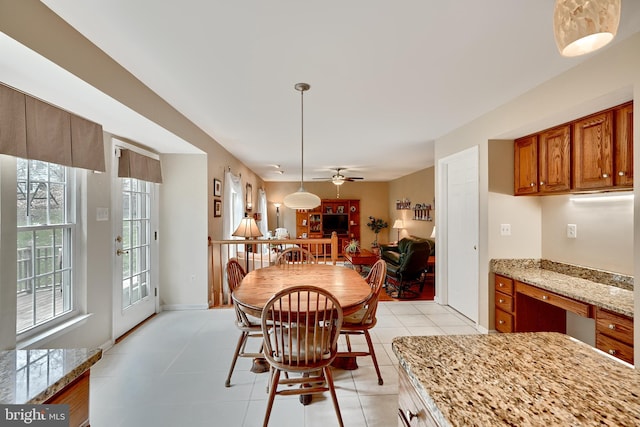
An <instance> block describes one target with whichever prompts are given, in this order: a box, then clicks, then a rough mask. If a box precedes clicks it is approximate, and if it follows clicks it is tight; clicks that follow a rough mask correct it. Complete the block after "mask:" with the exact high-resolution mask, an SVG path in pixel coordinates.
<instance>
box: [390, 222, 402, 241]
mask: <svg viewBox="0 0 640 427" xmlns="http://www.w3.org/2000/svg"><path fill="white" fill-rule="evenodd" d="M391 228H397V229H398V240H397V241H396V243H398V242H399V241H400V229H401V228H404V221H402V220H401V219H396V221H395V222H394V223H393V227H391Z"/></svg>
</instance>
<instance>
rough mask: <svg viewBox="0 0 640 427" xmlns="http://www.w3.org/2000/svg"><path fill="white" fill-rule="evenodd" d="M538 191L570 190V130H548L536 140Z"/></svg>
mask: <svg viewBox="0 0 640 427" xmlns="http://www.w3.org/2000/svg"><path fill="white" fill-rule="evenodd" d="M538 150H539V153H538V154H539V158H538V178H539V182H538V189H539V192H540V193H553V192H561V191H569V190H570V189H571V128H570V126H569V125H566V126H559V127H556V128H553V129H549V130H547V131H544V132H542V133H540V134H539V139H538Z"/></svg>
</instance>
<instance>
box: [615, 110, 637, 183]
mask: <svg viewBox="0 0 640 427" xmlns="http://www.w3.org/2000/svg"><path fill="white" fill-rule="evenodd" d="M613 114H614V120H615V121H614V127H615V138H614V144H613V147H614V148H613V159H614V165H615V167H614V170H613V174H614V175H613V182H614V185H615V186H616V187H633V103H628V104H625V105H622V106H621V107H619V108H616V109H615V110H614V112H613Z"/></svg>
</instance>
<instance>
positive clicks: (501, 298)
mask: <svg viewBox="0 0 640 427" xmlns="http://www.w3.org/2000/svg"><path fill="white" fill-rule="evenodd" d="M496 308H499V309H500V310H504V311H507V312H509V313H513V297H512V296H511V295H506V294H503V293H502V292H498V291H496Z"/></svg>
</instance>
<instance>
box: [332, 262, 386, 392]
mask: <svg viewBox="0 0 640 427" xmlns="http://www.w3.org/2000/svg"><path fill="white" fill-rule="evenodd" d="M386 276H387V264H386V262H385V261H384V260H383V259H379V260H378V261H376V263H375V264H373V266H372V267H371V270H370V271H369V274H368V275H367V277H366V278H365V280H366V281H367V283H369V286H371V296H370V297H369V299H368V300H367V302H366V303H365V306H364V307H363V308H362V309H360V310H358V311H357V312H355V313H354V314H351V315H349V316H345V318H344V321H343V322H342V329H341V331H340V334H342V335H344V336H345V339H346V341H347V351H346V352H338V356H337V357H359V356H371V359H372V360H373V366H374V367H375V369H376V373H377V374H378V384H379V385H382V384H383V380H382V375H381V374H380V367H379V366H378V359H377V358H376V352H375V350H374V348H373V342H372V341H371V335H370V334H369V330H370V329H371V328H373V327H374V326H376V323H377V319H376V311H377V310H378V299H379V296H380V291H381V290H382V286H383V285H384V281H385V278H386ZM351 335H364V337H365V339H366V340H367V346H368V347H369V351H352V349H351V340H350V339H349V337H350V336H351Z"/></svg>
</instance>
